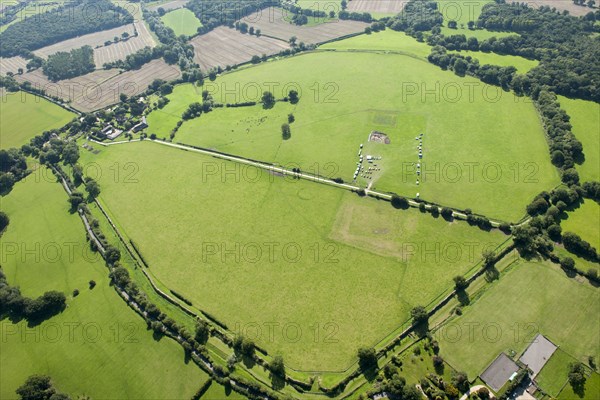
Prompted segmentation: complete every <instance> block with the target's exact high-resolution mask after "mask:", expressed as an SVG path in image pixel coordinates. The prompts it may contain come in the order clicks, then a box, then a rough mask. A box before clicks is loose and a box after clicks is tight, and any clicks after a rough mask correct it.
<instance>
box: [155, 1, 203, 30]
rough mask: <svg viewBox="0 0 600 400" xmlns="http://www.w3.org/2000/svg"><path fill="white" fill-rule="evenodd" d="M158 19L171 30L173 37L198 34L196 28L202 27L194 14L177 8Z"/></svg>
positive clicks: (185, 9)
mask: <svg viewBox="0 0 600 400" xmlns="http://www.w3.org/2000/svg"><path fill="white" fill-rule="evenodd" d="M160 19H161V20H162V21H163V23H164V24H165V25H166V26H168V27H169V28H171V29H173V31H174V32H175V35H177V36H179V35H186V36H192V35H195V34H196V33H198V28H200V27H201V26H202V23H201V22H200V20H199V19H198V18H197V17H196V16H195V15H194V13H193V12H192V11H191V10H189V9H187V8H179V9H177V10H173V11H169V12H168V13H166V14H165V15H163V16H162V17H160Z"/></svg>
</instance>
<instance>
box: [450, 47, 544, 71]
mask: <svg viewBox="0 0 600 400" xmlns="http://www.w3.org/2000/svg"><path fill="white" fill-rule="evenodd" d="M457 54H460V55H462V56H465V57H469V56H470V57H473V58H476V59H478V60H479V64H480V65H484V64H490V65H499V66H501V67H511V66H512V67H515V68H516V69H517V71H518V73H520V74H525V73H527V72H529V71H530V70H532V69H533V68H535V67H537V66H538V65H539V61H536V60H528V59H526V58H524V57H519V56H510V55H506V56H504V55H500V54H496V53H484V52H482V51H461V52H459V53H457Z"/></svg>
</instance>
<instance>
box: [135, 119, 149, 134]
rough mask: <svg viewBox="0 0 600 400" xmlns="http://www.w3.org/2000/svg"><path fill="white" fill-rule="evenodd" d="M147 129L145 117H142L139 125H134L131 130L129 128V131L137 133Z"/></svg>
mask: <svg viewBox="0 0 600 400" xmlns="http://www.w3.org/2000/svg"><path fill="white" fill-rule="evenodd" d="M147 127H148V123H147V122H146V117H145V116H144V117H142V120H141V121H140V122H139V123H137V124H135V125H134V126H133V128H131V131H132V132H134V133H137V132H139V131H141V130H143V129H146V128H147Z"/></svg>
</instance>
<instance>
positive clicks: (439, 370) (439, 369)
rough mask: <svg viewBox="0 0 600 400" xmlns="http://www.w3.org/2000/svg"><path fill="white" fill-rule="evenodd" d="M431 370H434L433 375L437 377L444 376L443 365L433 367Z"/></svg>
mask: <svg viewBox="0 0 600 400" xmlns="http://www.w3.org/2000/svg"><path fill="white" fill-rule="evenodd" d="M433 369H434V370H435V373H436V374H438V375H439V376H443V375H444V363H441V364H436V365H434V366H433Z"/></svg>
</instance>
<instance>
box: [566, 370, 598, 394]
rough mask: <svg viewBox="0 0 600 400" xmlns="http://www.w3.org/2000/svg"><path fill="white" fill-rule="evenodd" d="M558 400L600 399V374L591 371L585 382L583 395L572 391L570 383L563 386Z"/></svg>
mask: <svg viewBox="0 0 600 400" xmlns="http://www.w3.org/2000/svg"><path fill="white" fill-rule="evenodd" d="M558 399H559V400H580V399H581V400H597V399H600V374H598V373H597V372H594V373H592V374H591V375H590V376H589V377H588V378H587V380H586V382H585V389H584V393H583V395H582V396H581V395H579V394H577V393H575V392H573V388H572V387H571V385H567V386H565V388H564V389H563V391H562V392H560V395H559V396H558Z"/></svg>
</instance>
